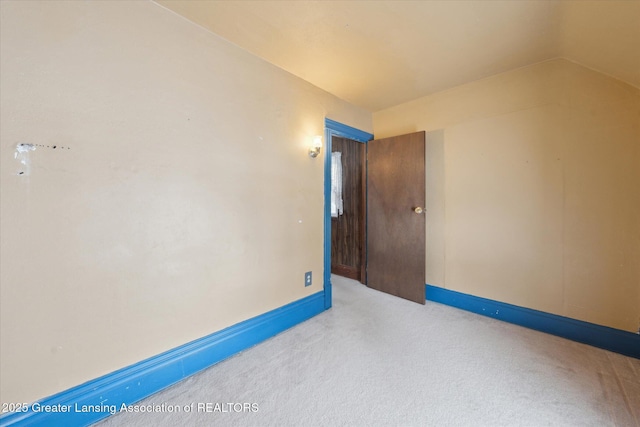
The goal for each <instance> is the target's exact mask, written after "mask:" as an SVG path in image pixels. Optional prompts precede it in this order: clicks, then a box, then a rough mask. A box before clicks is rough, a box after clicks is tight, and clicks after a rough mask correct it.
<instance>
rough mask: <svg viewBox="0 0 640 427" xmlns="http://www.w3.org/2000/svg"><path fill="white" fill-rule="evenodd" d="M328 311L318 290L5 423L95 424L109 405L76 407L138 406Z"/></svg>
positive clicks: (1, 420) (9, 416)
mask: <svg viewBox="0 0 640 427" xmlns="http://www.w3.org/2000/svg"><path fill="white" fill-rule="evenodd" d="M322 311H324V298H323V293H322V292H318V293H316V294H314V295H310V296H308V297H306V298H303V299H301V300H298V301H295V302H292V303H290V304H287V305H285V306H283V307H280V308H277V309H275V310H273V311H270V312H268V313H265V314H262V315H260V316H257V317H254V318H252V319H249V320H246V321H244V322H241V323H238V324H236V325H233V326H231V327H229V328H226V329H223V330H221V331H219V332H216V333H214V334H211V335H209V336H207V337H204V338H201V339H198V340H195V341H192V342H190V343H188V344H185V345H182V346H180V347H177V348H174V349H173V350H169V351H167V352H165V353H162V354H159V355H157V356H154V357H151V358H149V359H147V360H144V361H142V362H139V363H136V364H135V365H131V366H128V367H126V368H124V369H120V370H118V371H115V372H113V373H110V374H107V375H105V376H103V377H100V378H98V379H95V380H92V381H89V382H87V383H84V384H82V385H79V386H77V387H74V388H71V389H69V390H66V391H63V392H61V393H58V394H56V395H54V396H51V397H48V398H46V399H42V400H41V401H39V402H37V403H38V404H40V406H41V407H42V406H44V405H52V407H53V406H55V407H58V408H59V407H67V408H69V409H70V412H66V413H46V412H36V411H34V410H33V408H34V404H31V405H30V406H29V411H28V412H24V413H15V412H13V413H10V414H6V415H3V416H2V417H0V426H3V427H4V426H86V425H90V424H92V423H95V422H96V421H99V420H101V419H103V418H106V417H107V416H109V415H110V413H109V412H108V409H106V411H103V412H78V411H76V410H75V409H76V408H78V409H82V407H83V405H87V406H86V408H100V407H101V406H100V405H106V406H110V405H115V407H116V408H117V409H118V410H119V409H120V407H121V406H122V405H123V404H126V405H132V404H134V403H135V402H138V401H140V400H141V399H144V398H145V397H148V396H150V395H151V394H153V393H156V392H157V391H160V390H162V389H164V388H165V387H168V386H170V385H172V384H175V383H177V382H179V381H181V380H183V379H184V378H186V377H188V376H190V375H193V374H195V373H196V372H198V371H201V370H203V369H206V368H208V367H210V366H211V365H213V364H215V363H218V362H220V361H222V360H224V359H226V358H228V357H230V356H232V355H234V354H236V353H238V352H240V351H242V350H245V349H247V348H249V347H252V346H254V345H256V344H258V343H260V342H262V341H264V340H266V339H268V338H271V337H273V336H274V335H276V334H278V333H280V332H282V331H284V330H286V329H288V328H290V327H292V326H295V325H297V324H298V323H300V322H303V321H305V320H307V319H309V318H311V317H313V316H315V315H317V314H319V313H321V312H322ZM76 405H77V406H76ZM89 405H92V406H89ZM183 412H184V410H183Z"/></svg>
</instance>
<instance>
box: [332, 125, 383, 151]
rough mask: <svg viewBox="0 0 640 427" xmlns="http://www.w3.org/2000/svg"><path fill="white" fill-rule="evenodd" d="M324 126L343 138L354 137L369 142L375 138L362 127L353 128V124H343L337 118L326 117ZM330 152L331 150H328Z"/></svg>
mask: <svg viewBox="0 0 640 427" xmlns="http://www.w3.org/2000/svg"><path fill="white" fill-rule="evenodd" d="M324 126H325V128H327V129H330V130H331V133H332V134H333V135H336V136H340V137H343V138H349V139H354V140H356V141H359V142H364V143H366V142H369V141H371V140H372V139H373V135H372V134H370V133H369V132H365V131H362V130H360V129H356V128H353V127H351V126H347V125H343V124H342V123H338V122H336V121H335V120H331V119H326V118H325V119H324ZM327 153H330V151H327Z"/></svg>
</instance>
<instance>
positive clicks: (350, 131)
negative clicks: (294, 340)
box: [323, 118, 373, 310]
mask: <svg viewBox="0 0 640 427" xmlns="http://www.w3.org/2000/svg"><path fill="white" fill-rule="evenodd" d="M333 136H339V137H342V138H349V139H353V140H355V141H358V142H362V143H367V142H368V141H371V140H372V139H373V135H372V134H370V133H368V132H364V131H361V130H359V129H356V128H353V127H351V126H347V125H343V124H342V123H338V122H336V121H335V120H331V119H327V118H325V119H324V140H325V144H324V145H325V149H324V152H325V156H324V275H323V280H324V307H325V309H327V310H328V309H329V308H331V295H332V291H331V154H330V153H331V137H333Z"/></svg>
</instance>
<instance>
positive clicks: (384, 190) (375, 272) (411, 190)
mask: <svg viewBox="0 0 640 427" xmlns="http://www.w3.org/2000/svg"><path fill="white" fill-rule="evenodd" d="M424 144H425V133H424V132H417V133H412V134H408V135H402V136H395V137H392V138H385V139H379V140H373V141H369V142H368V143H367V191H368V193H367V282H366V284H367V286H369V287H370V288H373V289H377V290H379V291H382V292H386V293H388V294H391V295H395V296H398V297H401V298H406V299H408V300H411V301H415V302H417V303H420V304H424V303H425V294H424V287H425V250H426V248H425V213H424V212H420V210H421V209H423V208H424V201H425V200H424V199H425V174H424V160H425V159H424V155H425V151H424V150H425V148H424Z"/></svg>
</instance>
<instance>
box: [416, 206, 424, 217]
mask: <svg viewBox="0 0 640 427" xmlns="http://www.w3.org/2000/svg"><path fill="white" fill-rule="evenodd" d="M413 211H414V212H415V213H417V214H418V215H420V214H423V213H424V209H423V208H421V207H420V206H418V207H417V208H415V209H414V210H413Z"/></svg>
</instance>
